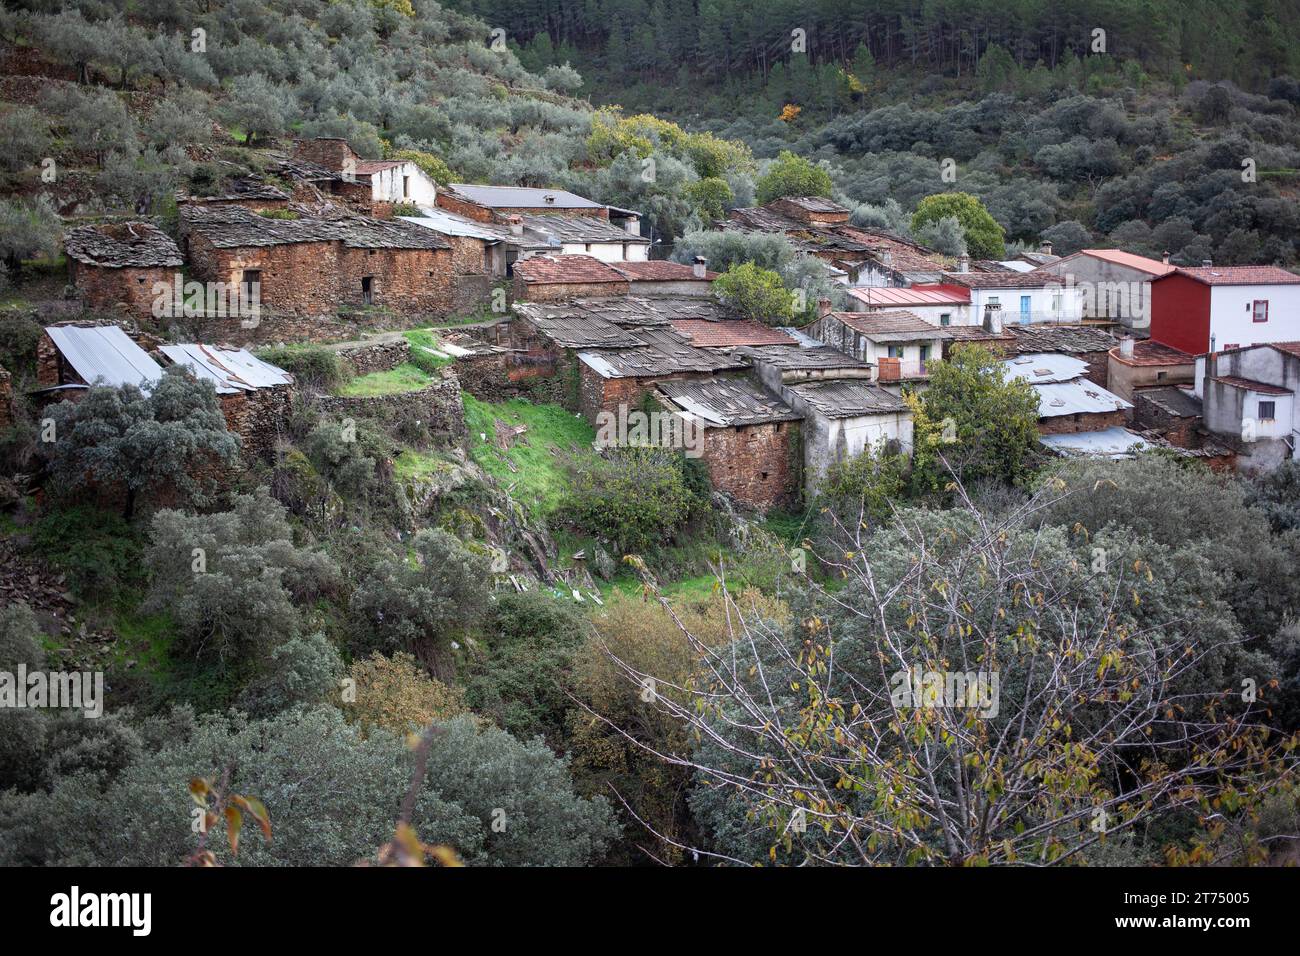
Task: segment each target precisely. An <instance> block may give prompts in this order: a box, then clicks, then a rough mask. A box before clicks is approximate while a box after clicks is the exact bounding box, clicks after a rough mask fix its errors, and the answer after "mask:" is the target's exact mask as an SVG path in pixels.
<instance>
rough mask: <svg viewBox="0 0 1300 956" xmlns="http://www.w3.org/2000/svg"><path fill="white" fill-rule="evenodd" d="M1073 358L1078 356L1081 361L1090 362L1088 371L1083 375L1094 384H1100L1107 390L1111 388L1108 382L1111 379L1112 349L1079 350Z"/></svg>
mask: <svg viewBox="0 0 1300 956" xmlns="http://www.w3.org/2000/svg"><path fill="white" fill-rule="evenodd" d="M1072 358H1077V359H1078V360H1079V361H1080V362H1087V363H1088V371H1086V372H1084V373H1083V377H1084V378H1086V379H1087V380H1088V381H1090V382H1092V383H1093V384H1094V385H1100V386H1101V387H1102V388H1104V389H1106V390H1108V391H1109V390H1110V385H1109V384H1107V383H1108V382H1109V380H1110V351H1109V350H1108V349H1102V350H1101V351H1100V352H1077V353H1075V354H1074V355H1073V356H1072Z"/></svg>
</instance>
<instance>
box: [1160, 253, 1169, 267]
mask: <svg viewBox="0 0 1300 956" xmlns="http://www.w3.org/2000/svg"><path fill="white" fill-rule="evenodd" d="M1160 261H1161V262H1163V263H1164V264H1165V265H1169V250H1168V249H1166V250H1165V254H1164V256H1163V257H1161V259H1160Z"/></svg>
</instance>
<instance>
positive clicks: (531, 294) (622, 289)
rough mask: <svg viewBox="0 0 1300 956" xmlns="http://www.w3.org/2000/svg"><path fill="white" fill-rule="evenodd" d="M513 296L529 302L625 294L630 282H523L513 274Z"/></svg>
mask: <svg viewBox="0 0 1300 956" xmlns="http://www.w3.org/2000/svg"><path fill="white" fill-rule="evenodd" d="M514 285H515V298H517V299H525V300H527V301H529V302H560V301H565V300H568V299H576V298H581V297H584V296H605V295H627V294H628V292H630V291H631V288H632V287H631V284H630V283H629V282H627V280H624V281H622V282H525V281H524V280H522V279H521V278H519V276H518V275H516V276H515V283H514Z"/></svg>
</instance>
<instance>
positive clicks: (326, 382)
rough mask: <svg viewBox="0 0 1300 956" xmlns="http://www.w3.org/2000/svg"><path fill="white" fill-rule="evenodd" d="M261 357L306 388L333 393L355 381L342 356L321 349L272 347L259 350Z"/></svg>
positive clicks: (258, 354) (330, 350) (332, 351)
mask: <svg viewBox="0 0 1300 956" xmlns="http://www.w3.org/2000/svg"><path fill="white" fill-rule="evenodd" d="M257 357H258V358H260V359H261V360H262V361H263V362H270V363H271V364H272V365H278V366H279V367H280V368H282V369H284V370H285V371H286V372H288V373H289V374H291V375H292V376H293V377H294V379H295V381H296V383H297V384H298V385H299V386H300V387H302V388H312V389H316V390H318V391H322V392H333V391H336V390H337V389H339V388H340V387H341V386H343V385H344V384H346V383H347V381H348V379H350V378H351V377H352V375H351V367H350V366H349V365H348V364H347V363H346V362H344V361H343V360H342V359H341V358H340V357H339V354H338V352H335V351H334V350H333V349H327V348H325V347H323V346H319V345H306V346H303V345H291V346H286V345H279V346H272V347H270V348H264V349H258V350H257Z"/></svg>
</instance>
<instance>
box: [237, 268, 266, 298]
mask: <svg viewBox="0 0 1300 956" xmlns="http://www.w3.org/2000/svg"><path fill="white" fill-rule="evenodd" d="M239 284H240V286H241V288H240V290H239V291H240V294H241V295H243V297H244V301H245V302H253V301H254V300H255V297H256V296H258V295H259V292H258V291H257V290H258V289H260V288H261V285H262V270H261V269H245V270H244V274H243V276H241V277H240V280H239Z"/></svg>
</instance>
